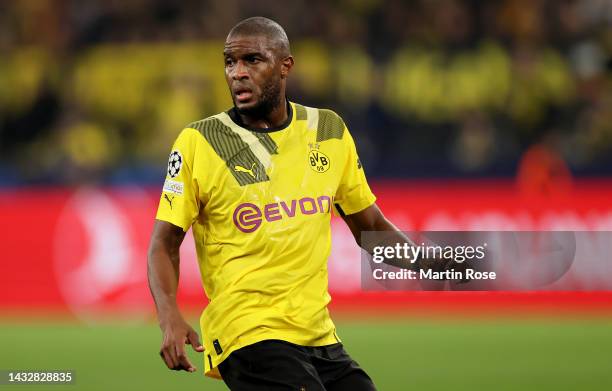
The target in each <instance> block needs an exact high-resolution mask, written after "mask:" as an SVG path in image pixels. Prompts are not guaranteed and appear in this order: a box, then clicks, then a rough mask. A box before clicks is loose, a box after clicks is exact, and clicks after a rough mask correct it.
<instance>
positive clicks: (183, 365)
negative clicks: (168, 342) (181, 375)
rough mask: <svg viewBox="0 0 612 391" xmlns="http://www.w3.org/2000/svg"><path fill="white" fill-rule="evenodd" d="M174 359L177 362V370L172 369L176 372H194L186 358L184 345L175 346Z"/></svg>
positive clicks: (194, 369) (194, 368)
mask: <svg viewBox="0 0 612 391" xmlns="http://www.w3.org/2000/svg"><path fill="white" fill-rule="evenodd" d="M176 358H177V360H178V368H174V369H176V370H179V371H180V370H185V371H187V372H195V371H196V367H194V366H193V365H192V364H191V361H189V358H188V357H187V352H186V351H185V345H184V344H182V343H178V344H176Z"/></svg>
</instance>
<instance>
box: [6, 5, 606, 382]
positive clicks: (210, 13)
mask: <svg viewBox="0 0 612 391" xmlns="http://www.w3.org/2000/svg"><path fill="white" fill-rule="evenodd" d="M253 15H263V16H268V17H272V18H273V19H275V20H277V21H278V22H279V23H281V24H282V25H283V26H284V27H285V28H286V30H287V33H288V35H289V38H290V40H291V43H292V49H293V53H294V56H295V58H296V67H295V68H294V72H293V74H292V76H291V79H290V83H289V96H290V98H291V99H294V100H296V101H298V102H300V103H303V104H306V105H312V106H317V107H328V108H332V109H334V110H336V111H337V112H338V113H340V114H341V115H342V116H343V117H344V119H345V121H346V122H347V124H348V126H349V128H350V129H351V131H352V133H353V134H354V136H355V138H356V140H357V145H358V149H359V152H360V156H361V160H362V162H363V163H364V167H365V169H366V172H367V174H368V177H369V178H370V182H371V185H372V188H373V190H374V192H375V193H376V194H377V195H378V197H379V204H380V205H381V207H382V208H383V211H384V212H385V213H386V214H387V215H388V216H389V217H390V218H391V219H392V220H393V221H394V222H395V223H396V225H398V226H399V227H401V228H403V229H406V230H410V229H438V230H460V229H466V230H468V229H471V230H475V229H484V230H512V229H514V230H601V231H610V230H612V204H611V202H610V200H611V199H612V178H611V175H612V88H611V87H612V28H611V27H612V1H609V0H583V1H544V0H532V1H529V0H502V1H496V2H479V1H458V0H455V1H453V0H420V1H411V2H407V1H382V0H344V1H318V0H316V1H308V2H307V1H293V2H288V3H283V4H280V3H278V2H274V1H258V2H249V1H239V0H224V1H218V0H215V1H181V2H178V1H177V2H172V1H161V0H158V1H152V0H131V1H116V0H111V1H87V2H79V1H75V0H72V1H68V0H18V1H13V2H2V3H1V4H0V163H1V164H0V216H2V224H1V225H0V227H1V228H0V234H1V237H2V239H1V243H2V253H1V259H2V273H1V275H0V346H2V349H1V352H0V369H72V370H75V371H76V378H77V386H76V388H78V389H87V390H94V389H109V388H117V389H130V388H134V387H142V388H145V387H146V388H147V389H151V390H154V389H164V388H168V387H173V388H179V387H191V388H190V389H196V388H202V389H210V390H216V389H223V387H222V385H221V383H219V382H215V381H213V380H210V379H204V378H203V377H202V376H198V375H188V374H185V373H175V372H171V371H167V370H165V368H164V367H163V364H162V362H161V360H159V358H158V356H157V349H158V346H159V343H160V334H159V331H158V329H157V326H156V325H155V317H154V308H153V305H152V301H151V299H150V298H149V294H148V291H147V287H146V276H145V270H146V261H145V258H146V245H147V240H148V236H149V234H150V231H151V226H152V219H153V216H154V211H155V206H156V205H155V204H156V202H157V199H158V194H159V191H160V188H161V180H162V177H163V175H164V171H165V165H166V159H167V154H168V152H169V148H170V145H171V143H172V141H173V139H174V137H175V136H176V135H177V132H178V131H179V130H180V129H181V127H182V126H184V125H185V124H186V123H189V122H191V121H193V120H194V119H199V118H203V117H205V116H208V115H211V114H214V113H216V112H218V111H220V110H223V109H225V108H227V107H228V105H229V104H230V100H229V94H228V92H227V87H226V85H225V81H224V78H223V66H222V64H223V62H222V57H221V50H222V49H221V48H222V43H223V40H224V38H225V34H226V33H227V31H228V29H229V28H230V27H231V26H233V25H234V24H235V23H236V22H237V21H238V20H240V19H242V18H244V17H248V16H253ZM333 230H334V242H333V253H332V257H331V260H330V264H329V267H330V289H331V290H332V292H333V297H334V300H333V302H332V313H333V315H334V317H335V318H336V319H337V322H338V324H339V333H340V335H341V337H342V338H343V339H344V342H345V344H346V345H347V346H348V349H349V351H351V352H352V353H353V354H354V356H355V357H356V358H357V360H358V361H359V362H361V363H362V365H363V366H364V367H366V368H367V369H368V371H369V372H370V373H371V375H372V376H373V377H374V379H375V380H376V382H377V384H378V385H379V388H380V389H381V390H405V389H409V388H421V389H443V388H446V387H452V388H453V389H468V388H474V387H477V388H484V387H487V388H495V389H518V388H527V389H536V388H537V389H576V388H580V389H609V387H610V386H611V385H612V376H611V375H610V373H609V366H610V362H609V351H610V348H612V332H611V331H610V330H612V328H610V326H612V318H611V315H612V294H610V293H609V292H608V291H610V290H611V289H612V286H611V285H612V275H611V274H610V270H606V271H604V272H600V271H598V273H590V274H589V273H586V274H584V273H583V274H582V277H581V278H580V279H577V280H572V281H573V282H572V281H570V282H569V283H568V284H567V285H566V286H564V288H565V290H566V291H565V292H547V291H545V292H520V293H511V292H493V293H473V292H434V293H427V292H413V293H402V292H399V293H398V292H367V293H364V292H361V291H360V289H359V251H358V249H357V247H356V246H355V245H354V243H353V241H352V238H351V236H350V233H349V232H348V230H346V228H344V226H343V223H342V222H339V221H337V220H335V221H334V222H333ZM192 247H193V246H192V239H191V238H188V239H187V243H186V245H185V246H183V249H182V255H183V262H182V266H181V267H182V274H181V292H180V300H181V305H182V306H183V308H185V309H186V311H187V314H188V315H187V316H188V319H189V320H190V322H191V323H192V324H194V325H195V324H197V317H198V312H199V311H200V310H201V308H202V307H203V306H204V305H205V301H204V300H203V299H202V297H203V296H202V295H203V292H202V288H201V286H200V282H199V280H198V278H197V267H196V265H195V258H194V253H193V248H192ZM585 276H586V277H585ZM578 291H580V292H578ZM192 357H193V358H194V360H196V362H198V364H201V363H200V362H199V361H200V360H199V358H197V357H195V356H194V355H192ZM199 366H200V367H201V365H199ZM69 389H75V388H69Z"/></svg>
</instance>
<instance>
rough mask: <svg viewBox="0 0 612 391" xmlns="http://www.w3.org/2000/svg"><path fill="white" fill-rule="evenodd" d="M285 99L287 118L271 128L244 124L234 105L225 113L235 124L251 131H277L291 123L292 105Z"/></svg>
mask: <svg viewBox="0 0 612 391" xmlns="http://www.w3.org/2000/svg"><path fill="white" fill-rule="evenodd" d="M286 101H287V120H286V121H285V122H283V123H282V124H281V125H279V126H274V127H271V128H266V129H261V128H253V127H250V126H247V125H245V124H244V123H243V122H242V119H241V118H240V115H239V114H238V110H237V109H236V107H232V108H231V109H229V110H228V111H227V112H226V113H227V115H228V116H229V117H230V118H231V120H232V121H233V122H234V123H235V124H236V125H238V126H240V127H241V128H244V129H248V130H250V131H252V132H259V133H271V132H278V131H279V130H283V129H286V128H287V127H288V126H289V125H291V121H293V107H292V106H291V102H289V100H288V99H287V100H286Z"/></svg>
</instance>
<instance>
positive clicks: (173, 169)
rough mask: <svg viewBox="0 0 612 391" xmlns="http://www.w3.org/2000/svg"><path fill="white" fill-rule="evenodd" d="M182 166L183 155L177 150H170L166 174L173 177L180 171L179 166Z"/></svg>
mask: <svg viewBox="0 0 612 391" xmlns="http://www.w3.org/2000/svg"><path fill="white" fill-rule="evenodd" d="M182 166H183V157H182V156H181V153H180V152H179V151H176V150H175V151H172V152H171V153H170V157H169V159H168V176H169V177H170V178H175V177H176V176H177V175H178V174H179V172H181V167H182Z"/></svg>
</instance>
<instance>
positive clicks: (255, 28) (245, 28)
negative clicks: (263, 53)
mask: <svg viewBox="0 0 612 391" xmlns="http://www.w3.org/2000/svg"><path fill="white" fill-rule="evenodd" d="M237 36H241V37H242V36H243V37H253V36H259V37H265V38H266V39H267V41H268V43H269V45H270V49H272V50H273V51H274V52H275V54H276V55H277V56H278V57H279V58H284V57H287V56H290V55H291V49H290V47H289V38H287V33H285V30H284V29H283V28H282V27H281V25H280V24H278V23H276V22H275V21H273V20H272V19H268V18H264V17H263V16H254V17H252V18H248V19H244V20H243V21H241V22H239V23H238V24H237V25H235V26H234V27H233V28H232V29H231V30H230V32H229V34H228V35H227V40H228V41H229V39H230V38H231V37H237Z"/></svg>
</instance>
